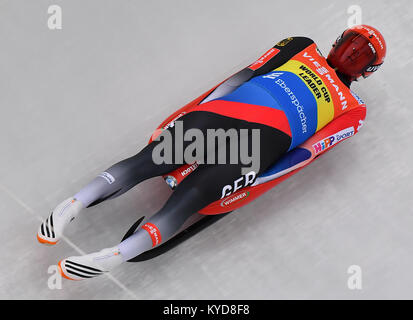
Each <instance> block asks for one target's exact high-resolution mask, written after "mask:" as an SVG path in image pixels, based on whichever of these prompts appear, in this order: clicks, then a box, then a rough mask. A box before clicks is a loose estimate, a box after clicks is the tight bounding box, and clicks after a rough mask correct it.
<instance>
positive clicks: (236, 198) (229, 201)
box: [221, 191, 250, 207]
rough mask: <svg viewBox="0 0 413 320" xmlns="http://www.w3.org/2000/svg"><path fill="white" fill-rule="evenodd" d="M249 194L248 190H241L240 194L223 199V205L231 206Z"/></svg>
mask: <svg viewBox="0 0 413 320" xmlns="http://www.w3.org/2000/svg"><path fill="white" fill-rule="evenodd" d="M249 195H250V193H249V192H248V191H244V192H241V193H240V194H237V195H234V196H232V197H230V198H229V199H225V200H222V201H221V207H227V206H230V205H232V204H233V203H235V202H238V201H241V200H244V199H245V198H247V197H248V196H249Z"/></svg>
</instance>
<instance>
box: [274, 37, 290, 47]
mask: <svg viewBox="0 0 413 320" xmlns="http://www.w3.org/2000/svg"><path fill="white" fill-rule="evenodd" d="M291 40H293V38H292V37H289V38H287V39H284V40H281V41H280V42H278V43H277V44H276V46H279V47H284V46H286V45H287V44H288V43H290V42H291Z"/></svg>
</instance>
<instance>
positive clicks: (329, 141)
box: [313, 127, 354, 154]
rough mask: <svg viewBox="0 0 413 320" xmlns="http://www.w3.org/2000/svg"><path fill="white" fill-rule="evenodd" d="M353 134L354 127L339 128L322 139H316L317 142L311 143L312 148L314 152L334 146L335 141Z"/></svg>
mask: <svg viewBox="0 0 413 320" xmlns="http://www.w3.org/2000/svg"><path fill="white" fill-rule="evenodd" d="M353 135H354V127H349V128H346V129H344V130H341V131H339V132H337V133H335V134H333V135H331V136H329V137H327V138H325V139H323V140H320V141H318V142H317V143H314V144H313V149H314V152H315V154H317V153H319V152H321V151H323V150H326V149H328V148H330V147H332V146H334V145H335V144H336V143H338V142H340V141H341V140H344V139H347V138H350V137H351V136H353Z"/></svg>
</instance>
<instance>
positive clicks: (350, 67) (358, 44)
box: [331, 31, 376, 77]
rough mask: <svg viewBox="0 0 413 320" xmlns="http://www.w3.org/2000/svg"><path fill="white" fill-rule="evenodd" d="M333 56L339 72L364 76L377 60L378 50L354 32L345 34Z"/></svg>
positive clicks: (338, 42) (335, 48)
mask: <svg viewBox="0 0 413 320" xmlns="http://www.w3.org/2000/svg"><path fill="white" fill-rule="evenodd" d="M331 54H332V58H333V60H334V65H335V66H336V67H337V68H338V70H339V71H340V72H342V73H344V74H348V75H350V76H354V77H359V76H360V75H362V74H364V72H365V71H366V69H367V68H368V67H369V66H371V65H372V64H373V63H374V61H375V60H376V50H375V49H374V47H373V45H372V44H371V43H370V41H369V40H368V39H367V38H365V37H364V36H362V35H361V34H359V33H357V32H354V31H349V32H344V34H343V35H342V36H341V37H340V38H339V39H338V40H337V41H336V43H335V45H334V48H333V50H332V52H331Z"/></svg>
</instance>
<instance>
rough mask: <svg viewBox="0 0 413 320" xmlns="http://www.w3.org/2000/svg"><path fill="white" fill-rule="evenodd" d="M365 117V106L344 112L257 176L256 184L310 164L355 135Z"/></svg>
mask: <svg viewBox="0 0 413 320" xmlns="http://www.w3.org/2000/svg"><path fill="white" fill-rule="evenodd" d="M365 117H366V107H365V106H360V107H357V108H355V109H353V110H351V111H348V112H346V113H344V114H343V115H341V116H340V117H338V118H337V119H335V120H334V121H332V122H330V123H329V124H328V125H326V126H325V127H324V128H323V129H321V130H320V131H318V132H317V133H316V134H314V135H313V136H312V137H311V138H310V139H308V140H307V141H306V142H304V143H303V144H301V145H299V146H298V147H296V148H295V149H293V150H291V151H289V152H288V153H286V154H285V155H284V156H283V157H282V158H280V159H279V160H278V161H277V163H276V164H274V165H273V166H272V167H271V168H269V169H268V170H266V171H265V172H264V173H263V174H262V175H260V176H259V177H258V178H257V180H256V182H255V185H258V184H261V183H264V182H267V181H270V180H273V179H276V178H279V177H281V176H283V175H285V174H287V173H289V172H291V171H293V170H296V169H298V168H301V167H304V166H306V165H308V164H309V163H311V162H312V161H313V160H314V159H316V158H317V157H319V156H320V155H322V154H323V153H325V152H326V151H328V150H330V149H332V148H334V147H335V146H336V145H337V144H338V143H340V142H342V141H344V140H346V139H348V138H350V137H352V136H353V135H355V134H356V133H357V132H358V131H359V129H360V128H361V127H362V125H363V121H364V119H365Z"/></svg>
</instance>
